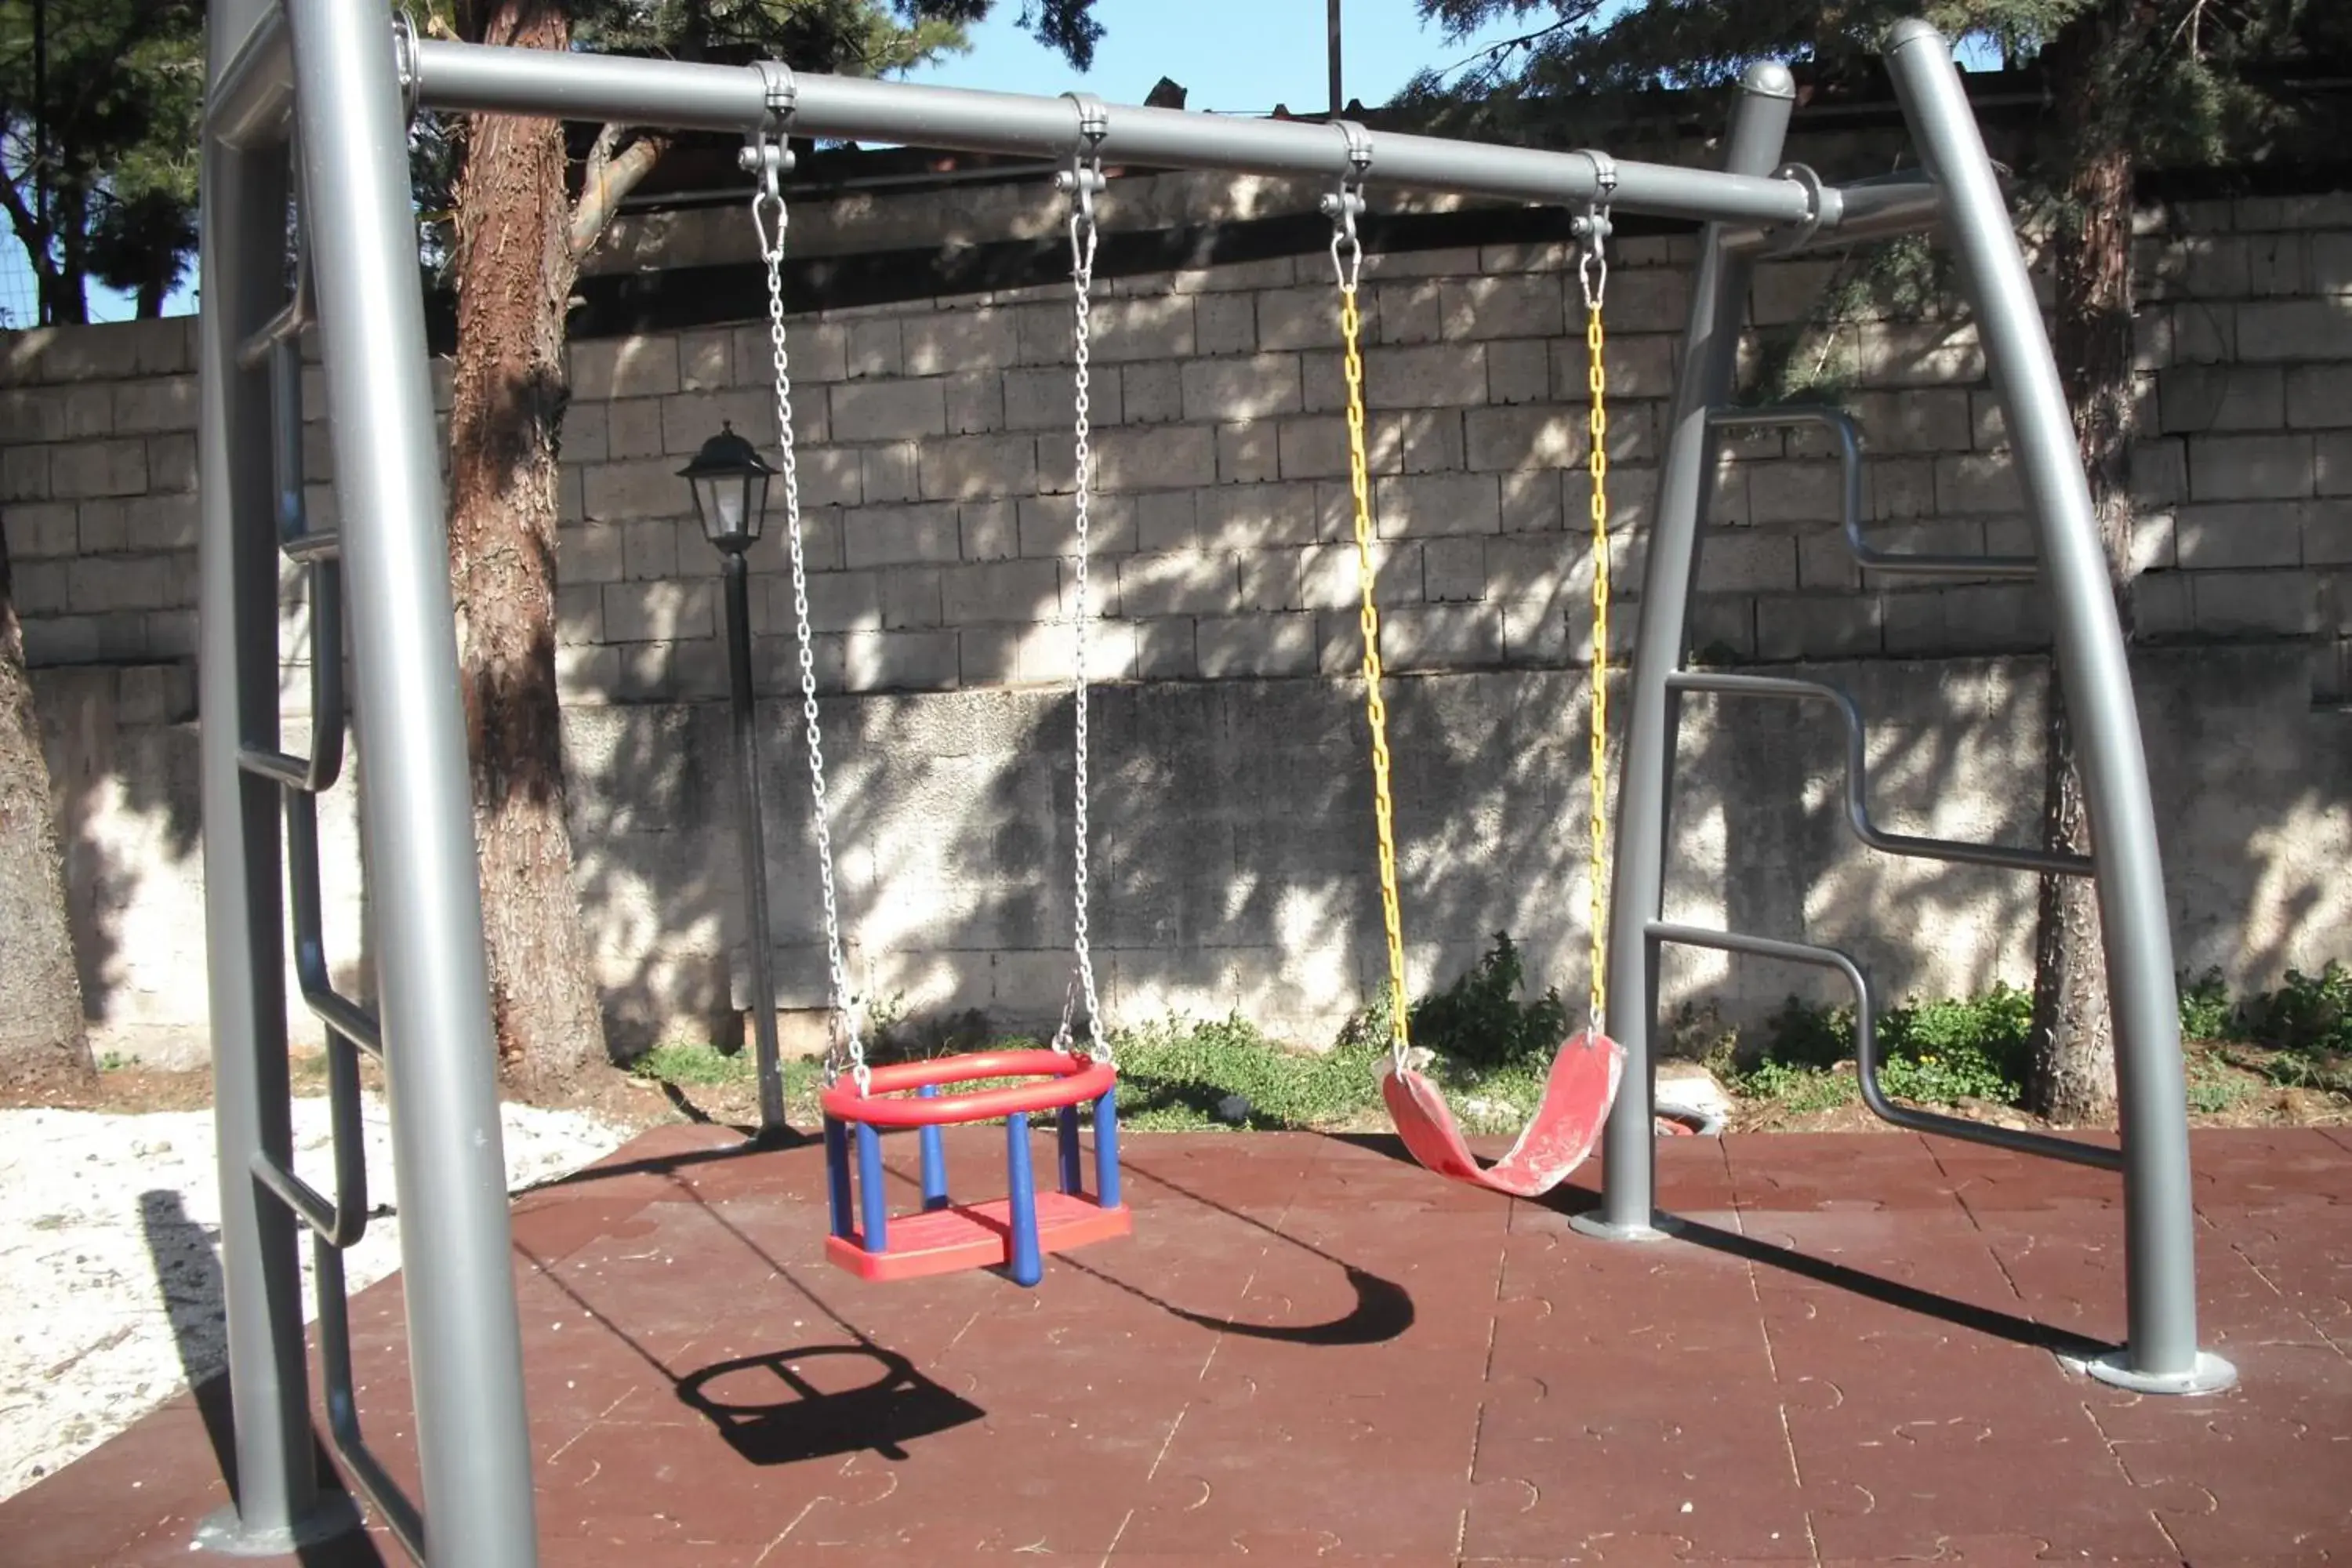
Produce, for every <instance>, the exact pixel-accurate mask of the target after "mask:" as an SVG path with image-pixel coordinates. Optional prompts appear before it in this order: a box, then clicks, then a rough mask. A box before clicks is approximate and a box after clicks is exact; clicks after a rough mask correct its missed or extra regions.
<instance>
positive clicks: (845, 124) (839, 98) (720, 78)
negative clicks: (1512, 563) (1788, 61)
mask: <svg viewBox="0 0 2352 1568" xmlns="http://www.w3.org/2000/svg"><path fill="white" fill-rule="evenodd" d="M412 61H413V69H414V71H415V96H416V100H417V102H418V103H419V105H420V106H422V107H425V108H429V109H443V110H490V111H494V112H499V113H506V114H550V115H555V116H558V117H560V118H562V119H565V120H583V121H613V120H617V121H629V122H631V123H635V124H656V125H667V126H675V127H677V128H679V129H683V130H700V131H740V132H750V131H752V130H755V129H757V128H758V127H759V126H761V125H762V124H763V123H765V121H766V119H767V115H768V100H767V82H766V79H765V78H763V77H762V76H761V74H760V72H759V71H758V70H756V69H754V68H751V67H748V66H713V65H694V64H688V63H686V62H682V61H677V60H649V59H642V58H622V57H615V56H598V55H583V54H564V55H559V54H552V53H549V52H547V51H544V50H539V49H509V48H496V47H488V46H486V45H480V44H457V43H449V42H446V41H444V40H440V39H432V38H424V39H418V40H417V41H416V42H415V45H414V46H413V49H412ZM793 81H794V88H795V91H796V99H795V102H794V108H793V133H794V134H795V135H801V136H814V137H820V138H830V137H841V138H846V139H850V140H856V141H866V142H891V143H898V144H903V145H908V146H918V147H934V148H940V149H942V150H950V151H957V152H970V153H1006V154H1011V155H1014V156H1024V157H1035V158H1056V157H1060V156H1063V155H1065V154H1066V153H1068V152H1069V151H1070V150H1071V149H1072V148H1073V147H1074V146H1075V145H1076V142H1077V140H1078V129H1077V126H1078V110H1077V106H1076V104H1075V103H1073V102H1072V101H1071V100H1068V99H1066V98H1043V97H1037V96H1034V95H1030V94H1024V93H1012V92H981V91H975V90H973V89H969V88H950V87H927V86H923V85H920V84H918V83H912V82H896V81H874V80H870V79H863V78H855V77H836V76H816V75H808V76H795V78H794V79H793ZM1371 142H1372V170H1371V177H1372V178H1373V179H1374V180H1375V181H1378V182H1380V183H1381V184H1389V185H1407V186H1415V187H1428V188H1432V189H1439V190H1450V191H1455V192H1459V193H1461V194H1463V195H1481V196H1493V197H1499V198H1504V199H1509V200H1520V201H1532V202H1546V203H1555V204H1568V205H1576V204H1580V203H1582V202H1585V201H1587V200H1590V199H1591V198H1592V197H1593V196H1595V195H1598V194H1599V191H1600V185H1599V176H1598V173H1597V171H1596V169H1595V166H1594V163H1593V161H1592V159H1591V158H1590V157H1588V156H1586V155H1585V154H1584V153H1558V152H1546V151H1542V150H1539V149H1537V148H1532V147H1507V146H1501V145H1496V144H1492V143H1486V142H1458V141H1449V140H1446V139H1444V138H1441V137H1433V136H1408V135H1402V134H1399V133H1395V132H1376V133H1374V134H1373V136H1372V138H1371ZM1101 152H1102V155H1103V157H1104V158H1105V159H1106V160H1108V161H1112V162H1120V163H1138V164H1143V165H1147V166H1152V167H1167V168H1187V169H1226V170H1231V171H1234V172H1235V173H1249V174H1298V175H1312V176H1318V177H1323V178H1328V179H1333V180H1336V179H1338V178H1339V176H1340V175H1341V174H1345V173H1347V171H1348V167H1349V163H1348V143H1347V140H1346V138H1344V137H1343V136H1341V135H1340V134H1339V132H1337V131H1336V130H1334V129H1333V128H1332V127H1331V126H1329V125H1327V124H1323V123H1320V122H1318V121H1285V120H1245V119H1240V118H1233V117H1226V116H1220V115H1212V114H1203V113H1199V112H1197V111H1188V110H1178V109H1145V108H1139V107H1133V106H1129V105H1114V106H1113V107H1112V108H1111V110H1110V122H1109V128H1108V132H1106V133H1105V135H1104V137H1103V140H1102V146H1101ZM1616 173H1617V185H1616V190H1615V193H1614V195H1612V197H1611V202H1612V205H1614V206H1615V207H1616V208H1617V209H1618V210H1620V211H1622V212H1631V213H1647V214H1651V215H1653V216H1662V217H1682V218H1689V219H1692V220H1694V221H1706V220H1723V221H1727V222H1735V223H1748V224H1763V225H1776V224H1801V223H1804V222H1806V221H1807V220H1808V219H1809V218H1811V216H1813V213H1812V198H1811V195H1809V194H1808V192H1807V190H1806V188H1805V186H1804V185H1803V184H1801V183H1800V182H1798V181H1795V180H1790V179H1777V178H1772V177H1769V176H1770V165H1769V164H1767V165H1766V166H1765V167H1764V169H1763V170H1761V171H1759V172H1757V173H1745V172H1743V173H1735V174H1726V173H1724V172H1722V171H1720V170H1715V169H1685V168H1679V167H1676V166H1675V165H1673V164H1667V163H1637V162H1626V163H1618V164H1617V165H1616Z"/></svg>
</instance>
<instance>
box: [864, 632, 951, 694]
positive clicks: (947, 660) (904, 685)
mask: <svg viewBox="0 0 2352 1568" xmlns="http://www.w3.org/2000/svg"><path fill="white" fill-rule="evenodd" d="M841 646H842V656H841V670H842V689H844V690H846V691H946V690H951V689H954V687H955V686H956V684H957V675H958V669H959V658H958V650H957V644H956V634H955V633H953V632H946V631H936V632H845V633H844V634H842V639H841Z"/></svg>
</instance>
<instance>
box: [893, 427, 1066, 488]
mask: <svg viewBox="0 0 2352 1568" xmlns="http://www.w3.org/2000/svg"><path fill="white" fill-rule="evenodd" d="M1040 439H1041V437H1034V436H959V437H949V438H948V439H945V440H940V441H926V442H924V443H923V445H922V448H921V452H922V458H921V462H922V494H923V499H924V500H981V499H984V498H987V497H992V496H1020V495H1024V494H1026V493H1029V492H1031V491H1033V490H1034V489H1036V488H1037V444H1038V441H1039V440H1040Z"/></svg>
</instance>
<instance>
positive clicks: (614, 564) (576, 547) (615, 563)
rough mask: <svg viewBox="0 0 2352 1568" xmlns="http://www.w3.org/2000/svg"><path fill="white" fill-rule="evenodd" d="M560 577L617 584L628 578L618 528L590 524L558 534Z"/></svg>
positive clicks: (603, 524) (610, 524)
mask: <svg viewBox="0 0 2352 1568" xmlns="http://www.w3.org/2000/svg"><path fill="white" fill-rule="evenodd" d="M555 538H556V552H555V555H556V574H557V575H558V576H559V577H561V578H562V580H563V581H564V582H567V583H617V582H619V581H620V580H621V579H622V578H623V577H624V576H625V575H626V566H625V562H626V559H627V557H626V552H625V549H624V546H623V543H622V533H621V530H620V528H619V527H618V526H616V525H614V524H612V523H602V522H590V523H582V524H579V525H577V526H569V525H568V526H565V527H562V528H559V529H557V530H556V531H555Z"/></svg>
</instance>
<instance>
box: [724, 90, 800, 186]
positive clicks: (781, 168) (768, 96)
mask: <svg viewBox="0 0 2352 1568" xmlns="http://www.w3.org/2000/svg"><path fill="white" fill-rule="evenodd" d="M751 68H752V69H754V70H756V71H758V72H759V73H760V80H761V84H762V97H763V100H764V101H765V104H766V109H767V118H766V120H765V121H763V122H762V123H761V126H760V128H759V129H758V130H756V131H754V132H751V134H750V135H748V136H746V137H745V138H744V139H743V151H742V152H740V153H737V154H736V158H735V162H736V163H737V165H738V166H739V167H740V168H741V169H742V171H743V172H744V173H745V174H750V175H751V176H752V178H754V179H755V180H757V181H758V182H759V184H760V189H761V193H762V194H763V195H767V196H770V197H775V198H781V196H782V185H783V179H784V176H785V175H786V174H791V173H792V171H793V150H792V145H791V140H792V129H793V111H794V110H796V109H797V108H798V107H799V105H800V85H799V83H797V82H796V81H794V80H793V71H792V68H791V67H790V66H787V65H785V64H784V63H783V62H782V60H754V61H752V62H751Z"/></svg>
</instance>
